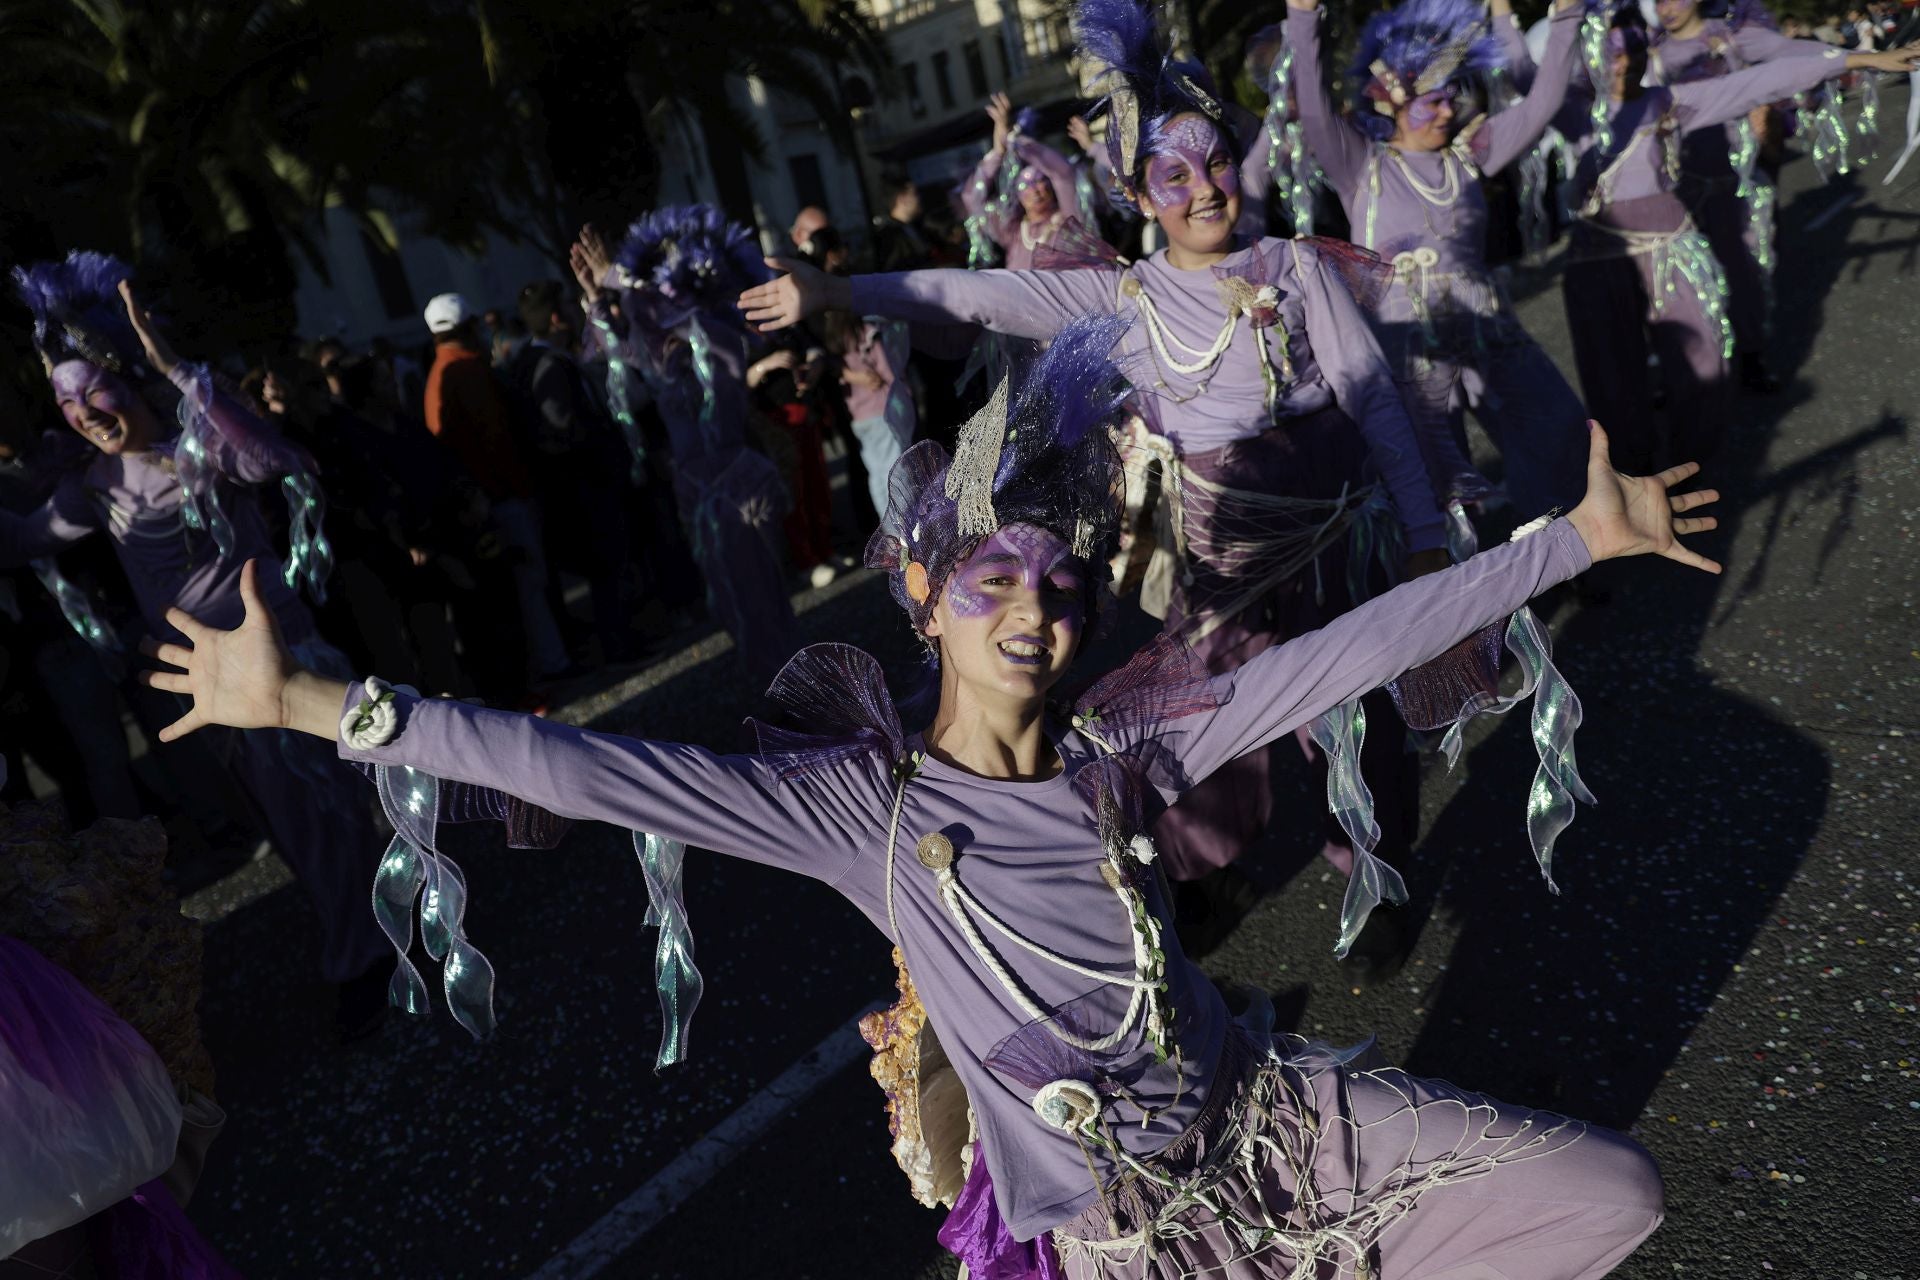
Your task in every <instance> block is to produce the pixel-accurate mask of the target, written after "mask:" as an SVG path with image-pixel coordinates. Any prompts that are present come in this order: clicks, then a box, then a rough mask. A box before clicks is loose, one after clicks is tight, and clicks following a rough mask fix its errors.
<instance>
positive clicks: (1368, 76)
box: [1347, 0, 1505, 137]
mask: <svg viewBox="0 0 1920 1280" xmlns="http://www.w3.org/2000/svg"><path fill="white" fill-rule="evenodd" d="M1468 36H1471V39H1469V40H1467V43H1466V44H1465V46H1464V48H1462V47H1461V41H1462V39H1463V37H1468ZM1445 54H1453V55H1456V56H1459V59H1460V60H1459V62H1458V64H1457V65H1456V66H1455V67H1454V68H1453V69H1452V71H1451V72H1450V73H1449V74H1448V76H1447V83H1448V84H1452V83H1454V82H1455V81H1457V80H1459V79H1461V78H1462V77H1464V76H1469V75H1473V74H1475V73H1477V72H1482V71H1493V70H1497V69H1498V68H1500V67H1502V66H1504V65H1505V59H1504V58H1503V57H1502V55H1501V52H1500V42H1499V41H1498V40H1496V39H1494V37H1493V34H1492V33H1491V32H1490V31H1488V30H1487V24H1486V17H1485V14H1484V13H1483V11H1482V9H1481V6H1480V4H1479V3H1478V0H1402V3H1400V4H1398V5H1395V6H1394V7H1393V8H1391V9H1388V10H1385V11H1383V12H1380V13H1376V14H1374V15H1373V17H1371V18H1369V19H1367V25H1366V26H1365V27H1363V28H1362V29H1361V32H1360V47H1359V51H1358V53H1357V54H1356V56H1355V57H1354V60H1353V65H1352V67H1350V68H1349V69H1348V72H1347V75H1348V78H1349V79H1351V80H1352V81H1353V83H1354V94H1355V96H1354V107H1355V112H1354V118H1355V119H1356V120H1357V121H1359V122H1360V123H1361V125H1362V127H1364V128H1366V129H1368V130H1369V131H1370V132H1375V133H1378V134H1379V135H1380V136H1383V137H1384V136H1385V135H1386V134H1387V133H1390V132H1391V131H1392V129H1393V121H1392V119H1391V118H1390V117H1388V116H1386V115H1383V114H1381V113H1380V112H1379V111H1378V110H1376V108H1375V103H1376V102H1379V101H1383V100H1384V98H1385V93H1386V91H1385V89H1384V88H1383V86H1382V85H1381V84H1380V83H1379V78H1378V77H1377V76H1376V74H1375V72H1374V70H1373V68H1374V65H1375V64H1376V63H1378V64H1380V65H1382V66H1384V67H1385V68H1386V69H1387V70H1388V71H1390V72H1392V73H1393V75H1394V76H1395V77H1397V78H1398V80H1399V81H1400V83H1401V84H1402V85H1404V86H1409V87H1408V89H1407V96H1408V97H1413V96H1415V95H1414V93H1413V90H1412V88H1411V87H1410V86H1412V85H1413V84H1414V83H1415V82H1416V81H1418V80H1419V79H1420V77H1421V76H1422V75H1424V74H1425V73H1426V72H1427V70H1428V69H1429V68H1430V67H1431V66H1432V65H1433V63H1434V60H1435V59H1437V58H1439V57H1441V56H1442V55H1445ZM1435 87H1436V88H1437V87H1438V86H1435Z"/></svg>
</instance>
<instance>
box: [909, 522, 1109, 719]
mask: <svg viewBox="0 0 1920 1280" xmlns="http://www.w3.org/2000/svg"><path fill="white" fill-rule="evenodd" d="M1089 589H1090V584H1089V583H1088V581H1087V570H1086V566H1085V564H1084V563H1082V562H1081V560H1080V559H1079V557H1077V556H1075V555H1074V554H1073V550H1072V548H1071V547H1069V546H1068V545H1067V543H1066V542H1064V541H1063V540H1062V539H1061V538H1059V537H1058V536H1057V535H1055V534H1053V533H1050V532H1048V531H1047V530H1045V529H1041V528H1037V527H1036V526H1034V525H1029V524H1011V525H1007V526H1005V527H1004V528H1002V529H1001V530H1000V531H999V532H997V533H995V534H994V535H993V537H991V538H989V539H987V540H986V541H985V542H983V543H981V544H980V546H979V548H978V549H977V550H975V551H974V553H973V555H972V556H970V557H969V558H968V559H967V561H966V562H965V563H964V564H962V565H960V566H959V567H958V568H956V569H954V571H953V572H952V574H950V575H949V576H948V578H947V584H946V589H945V591H944V592H943V593H942V595H941V598H940V603H939V604H938V605H936V606H935V608H934V614H933V618H932V620H931V621H930V622H929V623H928V626H927V634H928V635H934V636H939V637H940V655H941V662H942V664H943V665H945V666H947V667H949V668H951V670H952V671H953V672H954V674H955V675H956V676H957V677H959V679H960V680H961V681H962V682H963V683H965V684H968V685H970V686H972V687H973V688H974V689H975V690H976V691H984V692H993V693H999V694H1004V695H1011V696H1014V697H1017V698H1033V697H1038V696H1040V695H1041V694H1043V693H1045V692H1046V690H1047V689H1048V688H1050V687H1051V686H1052V685H1053V683H1054V682H1055V681H1056V680H1058V679H1059V678H1060V676H1061V674H1062V673H1063V672H1065V671H1066V669H1067V666H1068V664H1069V663H1071V662H1072V661H1073V655H1074V653H1075V652H1076V651H1077V650H1078V649H1079V646H1080V636H1081V632H1082V630H1083V629H1084V627H1085V625H1086V616H1087V610H1086V601H1087V593H1088V591H1089Z"/></svg>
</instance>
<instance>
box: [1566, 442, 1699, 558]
mask: <svg viewBox="0 0 1920 1280" xmlns="http://www.w3.org/2000/svg"><path fill="white" fill-rule="evenodd" d="M1587 426H1588V427H1589V428H1590V429H1591V432H1592V435H1591V437H1590V439H1589V442H1588V447H1587V496H1586V497H1584V498H1582V499H1581V500H1580V505H1579V506H1577V507H1575V508H1574V509H1573V510H1572V511H1570V512H1568V513H1567V520H1568V521H1569V522H1570V523H1571V524H1572V525H1573V527H1574V528H1575V529H1577V530H1578V531H1579V533H1580V537H1581V539H1582V540H1583V541H1584V542H1585V543H1586V544H1587V550H1588V552H1589V553H1591V554H1592V556H1593V558H1594V561H1595V562H1596V563H1597V562H1599V561H1601V560H1612V559H1614V558H1616V557H1619V556H1644V555H1660V556H1665V557H1666V558H1667V559H1669V560H1678V561H1679V562H1680V563H1681V564H1687V565H1692V566H1693V567H1694V568H1696V569H1704V570H1706V571H1707V572H1708V573H1719V572H1720V563H1719V562H1718V561H1717V560H1709V559H1707V558H1706V557H1705V556H1703V555H1701V554H1700V553H1698V552H1696V551H1693V550H1691V549H1689V548H1687V547H1684V546H1682V545H1681V544H1680V536H1681V535H1682V534H1689V533H1705V532H1706V531H1707V530H1709V529H1714V528H1718V527H1719V524H1720V522H1719V521H1718V520H1716V519H1715V518H1714V517H1712V516H1683V515H1682V513H1683V512H1687V511H1693V510H1696V509H1698V508H1700V507H1704V506H1705V505H1707V504H1708V503H1709V502H1717V501H1719V499H1720V494H1719V491H1718V490H1714V489H1700V490H1697V491H1695V492H1693V493H1669V492H1668V490H1669V489H1671V488H1673V487H1674V486H1675V485H1677V484H1679V483H1681V482H1682V481H1685V480H1689V479H1692V478H1693V477H1694V476H1696V475H1698V474H1699V473H1700V464H1699V463H1697V462H1683V463H1681V464H1680V465H1679V466H1677V467H1668V468H1667V469H1666V470H1665V471H1662V472H1661V473H1660V474H1659V475H1656V476H1627V475H1622V474H1620V473H1619V472H1618V471H1615V470H1614V469H1613V459H1612V458H1610V457H1609V456H1608V455H1607V433H1606V432H1605V431H1604V430H1602V429H1601V427H1600V424H1599V423H1597V422H1589V423H1588V424H1587Z"/></svg>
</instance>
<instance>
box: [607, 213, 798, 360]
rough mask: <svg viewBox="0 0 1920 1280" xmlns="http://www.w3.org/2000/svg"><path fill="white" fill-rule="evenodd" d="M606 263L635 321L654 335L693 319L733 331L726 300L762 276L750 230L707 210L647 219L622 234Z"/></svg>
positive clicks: (734, 316) (735, 320) (732, 311)
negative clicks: (633, 303)
mask: <svg viewBox="0 0 1920 1280" xmlns="http://www.w3.org/2000/svg"><path fill="white" fill-rule="evenodd" d="M613 261H614V267H615V269H616V271H617V273H618V275H619V284H620V286H621V287H622V288H624V289H630V290H633V291H635V292H636V293H637V294H638V295H639V300H640V303H641V305H642V307H643V308H644V309H645V311H646V315H645V316H644V317H639V318H643V319H644V320H646V322H648V323H649V324H652V325H654V326H656V327H658V328H661V329H671V328H673V327H674V326H676V325H678V324H680V323H681V322H682V321H684V320H686V319H687V318H688V317H690V316H692V315H694V314H696V313H698V314H700V315H702V316H703V317H704V318H707V319H714V318H720V319H724V320H725V321H727V322H728V323H730V324H732V325H734V326H736V327H738V326H739V325H740V324H742V323H743V322H742V321H741V320H740V318H739V312H738V310H737V309H736V308H735V307H734V305H733V304H734V300H735V299H736V298H738V297H739V296H740V294H741V291H742V290H745V289H749V288H751V287H753V286H754V285H756V284H760V283H762V282H764V281H765V280H767V279H768V277H769V275H770V273H769V272H768V271H767V268H766V264H765V263H764V262H763V261H762V253H761V249H760V241H759V240H758V239H757V238H756V237H755V236H754V234H753V232H752V230H750V229H749V228H747V227H744V226H741V225H740V224H739V223H737V222H728V221H727V217H726V215H725V214H723V213H721V212H720V211H719V210H718V209H716V208H714V207H713V206H712V205H707V204H692V205H685V206H674V207H669V208H665V209H656V210H654V211H653V212H652V213H649V214H647V215H646V216H645V217H643V218H641V219H640V220H639V221H637V222H635V223H634V224H633V225H632V226H630V227H628V228H627V234H626V238H625V239H623V240H622V241H621V242H620V248H619V250H618V251H617V252H616V253H615V254H614V255H613Z"/></svg>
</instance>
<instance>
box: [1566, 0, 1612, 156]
mask: <svg viewBox="0 0 1920 1280" xmlns="http://www.w3.org/2000/svg"><path fill="white" fill-rule="evenodd" d="M1611 26H1612V19H1611V18H1610V17H1608V16H1606V15H1603V14H1600V13H1593V12H1589V13H1588V14H1587V16H1586V17H1585V18H1583V19H1581V22H1580V52H1581V56H1582V57H1583V59H1584V60H1585V62H1586V64H1587V78H1588V79H1589V80H1590V81H1592V83H1593V106H1592V107H1591V108H1590V109H1589V112H1588V116H1587V119H1588V121H1589V123H1590V124H1591V125H1592V127H1593V142H1594V146H1595V147H1597V148H1598V149H1599V151H1600V154H1602V155H1605V154H1606V153H1607V152H1608V151H1609V150H1610V149H1612V147H1613V114H1612V112H1611V110H1610V109H1609V108H1610V104H1611V103H1612V102H1613V95H1612V90H1611V86H1612V82H1613V58H1612V57H1611V56H1610V55H1609V54H1608V53H1607V31H1608V30H1609V28H1610V27H1611ZM1567 172H1568V173H1572V172H1573V170H1572V169H1568V170H1567Z"/></svg>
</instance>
